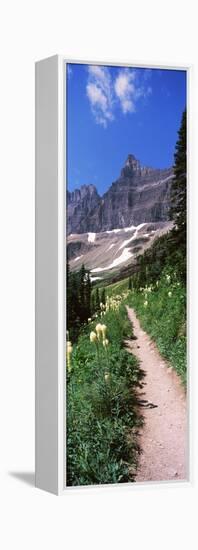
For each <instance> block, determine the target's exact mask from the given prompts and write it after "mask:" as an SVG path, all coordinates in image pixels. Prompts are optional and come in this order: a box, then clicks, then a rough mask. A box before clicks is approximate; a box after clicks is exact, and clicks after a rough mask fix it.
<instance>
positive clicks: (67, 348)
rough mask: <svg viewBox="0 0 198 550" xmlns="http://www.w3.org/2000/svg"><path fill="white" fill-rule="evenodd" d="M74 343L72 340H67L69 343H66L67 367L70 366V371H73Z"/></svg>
mask: <svg viewBox="0 0 198 550" xmlns="http://www.w3.org/2000/svg"><path fill="white" fill-rule="evenodd" d="M72 350H73V348H72V343H71V342H69V341H68V342H67V345H66V359H67V368H68V371H69V372H70V371H71V354H72Z"/></svg>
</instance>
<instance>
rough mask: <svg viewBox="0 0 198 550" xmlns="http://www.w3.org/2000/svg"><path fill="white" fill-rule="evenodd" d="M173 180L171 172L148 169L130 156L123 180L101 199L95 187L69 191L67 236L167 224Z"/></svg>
mask: <svg viewBox="0 0 198 550" xmlns="http://www.w3.org/2000/svg"><path fill="white" fill-rule="evenodd" d="M172 177H173V171H172V168H166V169H154V168H149V167H145V166H142V165H141V164H140V161H139V160H137V159H136V157H135V156H134V155H132V154H129V155H128V157H127V159H126V161H125V164H124V166H123V168H122V171H121V175H120V177H118V179H117V180H116V181H114V182H113V183H112V185H111V186H110V187H109V189H108V190H107V191H106V192H105V194H104V195H103V196H102V197H100V195H99V194H98V192H97V189H96V187H95V186H94V185H92V184H90V185H82V186H81V187H80V189H76V190H75V191H72V192H69V191H68V194H67V198H68V202H67V205H68V210H67V214H68V216H67V219H68V233H72V234H74V233H87V232H94V233H95V232H96V233H97V232H103V231H109V230H113V229H117V228H124V227H129V226H131V225H135V226H137V225H139V224H141V223H151V222H164V221H167V220H168V218H169V206H170V185H171V179H172Z"/></svg>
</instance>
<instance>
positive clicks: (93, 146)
mask: <svg viewBox="0 0 198 550" xmlns="http://www.w3.org/2000/svg"><path fill="white" fill-rule="evenodd" d="M185 106H186V72H185V71H175V70H165V69H163V70H162V69H143V68H123V67H105V66H97V65H96V66H94V65H83V64H81V65H80V64H69V65H67V152H66V154H67V185H68V189H69V190H73V189H75V188H79V187H80V186H81V185H83V184H90V183H92V184H94V185H95V186H96V188H97V190H98V192H99V194H100V195H102V194H103V193H104V192H105V191H106V190H107V189H108V187H109V186H110V185H111V183H112V182H113V181H115V180H116V179H117V178H118V176H119V174H120V171H121V168H122V166H123V164H124V162H125V160H126V158H127V155H128V154H129V153H132V154H134V155H135V156H136V158H138V159H139V160H140V162H141V164H142V165H144V166H145V165H146V166H152V167H154V168H167V167H169V166H171V165H172V164H173V158H174V157H173V155H174V149H175V143H176V140H177V131H178V129H179V126H180V121H181V116H182V112H183V110H184V108H185Z"/></svg>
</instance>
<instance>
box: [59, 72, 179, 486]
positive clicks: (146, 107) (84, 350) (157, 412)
mask: <svg viewBox="0 0 198 550" xmlns="http://www.w3.org/2000/svg"><path fill="white" fill-rule="evenodd" d="M65 155H66V182H65V185H66V485H67V486H87V485H101V484H118V483H119V484H120V483H141V482H160V481H167V482H168V481H175V482H176V481H181V480H187V479H188V422H187V419H188V399H187V395H188V384H187V381H188V369H187V351H186V350H187V319H186V295H187V288H186V281H187V249H186V246H187V235H186V233H187V71H186V70H181V69H166V68H164V69H163V68H148V67H147V68H146V67H126V66H124V67H123V66H108V65H107V66H104V65H94V64H78V63H70V64H67V65H66V151H65Z"/></svg>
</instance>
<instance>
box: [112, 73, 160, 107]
mask: <svg viewBox="0 0 198 550" xmlns="http://www.w3.org/2000/svg"><path fill="white" fill-rule="evenodd" d="M144 77H145V73H144V74H143V78H144ZM144 80H145V78H144ZM114 88H115V93H116V96H117V97H118V99H119V101H120V106H121V109H122V112H123V113H124V114H126V113H134V112H135V111H136V103H137V101H138V100H139V99H140V98H141V97H147V95H150V93H151V91H152V90H151V86H148V87H147V86H145V84H141V83H140V78H138V73H136V72H135V71H134V70H130V69H121V71H120V72H119V74H118V76H117V78H116V80H115V84H114Z"/></svg>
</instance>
